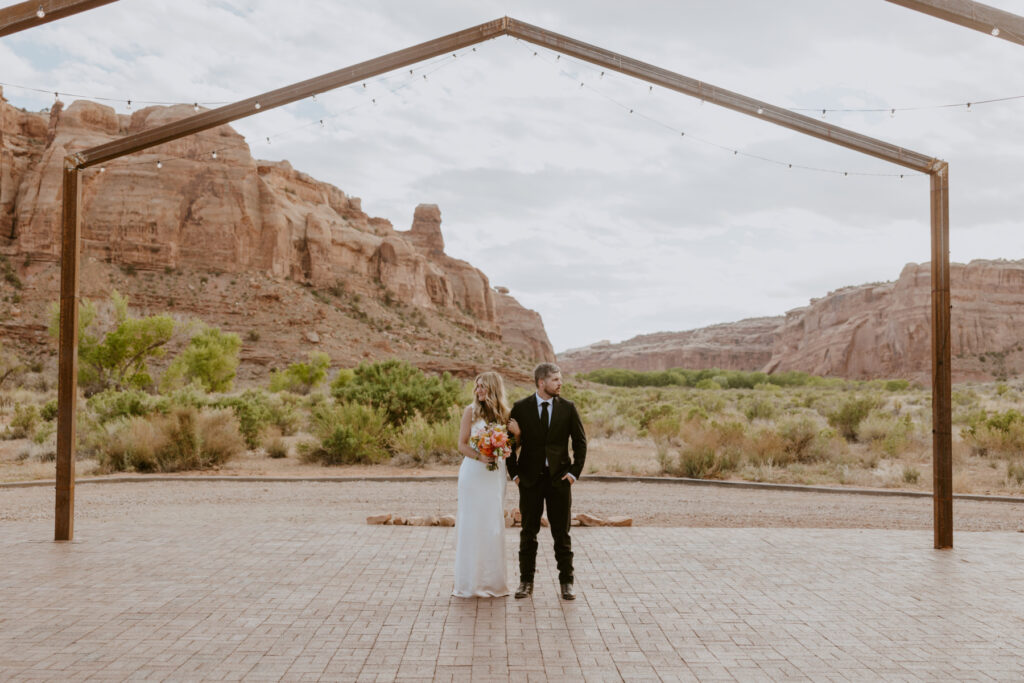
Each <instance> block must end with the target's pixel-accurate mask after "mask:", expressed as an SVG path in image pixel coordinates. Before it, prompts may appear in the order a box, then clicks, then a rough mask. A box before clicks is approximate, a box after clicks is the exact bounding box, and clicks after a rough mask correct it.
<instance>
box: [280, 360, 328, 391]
mask: <svg viewBox="0 0 1024 683" xmlns="http://www.w3.org/2000/svg"><path fill="white" fill-rule="evenodd" d="M308 358H309V362H308V363H292V364H291V365H289V366H288V367H287V368H285V369H284V370H280V371H278V370H275V371H274V372H273V373H272V374H271V375H270V390H271V391H273V392H278V391H290V392H292V393H294V394H308V393H309V392H310V391H312V390H313V389H314V388H315V387H317V386H319V385H320V384H322V383H323V381H324V380H325V379H327V370H328V368H330V367H331V357H330V356H328V355H327V354H326V353H323V352H322V351H313V352H311V353H310V354H309V356H308Z"/></svg>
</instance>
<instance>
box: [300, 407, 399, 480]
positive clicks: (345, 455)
mask: <svg viewBox="0 0 1024 683" xmlns="http://www.w3.org/2000/svg"><path fill="white" fill-rule="evenodd" d="M310 426H311V427H312V430H313V434H314V435H315V436H316V437H317V439H319V445H315V444H314V445H312V446H310V445H307V444H301V445H300V452H301V455H302V459H303V460H305V461H306V462H317V463H320V464H321V465H353V464H359V463H367V464H372V463H380V462H384V461H385V460H387V459H388V458H389V457H391V453H390V452H389V450H388V447H389V446H390V443H391V437H392V428H391V427H390V425H389V423H388V421H387V415H386V414H385V413H384V411H383V410H380V409H378V408H374V407H372V406H366V405H362V404H359V403H342V404H337V405H329V404H326V403H321V404H320V405H318V406H316V407H315V408H313V413H312V415H311V419H310Z"/></svg>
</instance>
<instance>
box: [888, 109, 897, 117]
mask: <svg viewBox="0 0 1024 683" xmlns="http://www.w3.org/2000/svg"><path fill="white" fill-rule="evenodd" d="M889 118H890V119H894V118H896V110H895V109H890V110H889Z"/></svg>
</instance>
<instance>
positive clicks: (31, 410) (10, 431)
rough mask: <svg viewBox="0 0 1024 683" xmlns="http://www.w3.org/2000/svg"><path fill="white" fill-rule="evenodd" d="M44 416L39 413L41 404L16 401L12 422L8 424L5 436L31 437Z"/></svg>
mask: <svg viewBox="0 0 1024 683" xmlns="http://www.w3.org/2000/svg"><path fill="white" fill-rule="evenodd" d="M41 419H42V418H41V417H40V415H39V406H37V405H34V404H31V403H28V404H21V403H16V404H15V405H14V415H13V416H12V417H11V423H10V424H9V425H8V426H7V432H6V433H5V435H4V438H7V439H27V438H29V437H31V436H32V435H33V434H34V433H35V431H36V427H37V426H38V425H39V422H40V420H41Z"/></svg>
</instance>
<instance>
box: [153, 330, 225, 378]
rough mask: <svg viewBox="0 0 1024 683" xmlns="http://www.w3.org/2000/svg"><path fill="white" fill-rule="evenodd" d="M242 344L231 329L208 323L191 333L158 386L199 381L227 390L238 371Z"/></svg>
mask: <svg viewBox="0 0 1024 683" xmlns="http://www.w3.org/2000/svg"><path fill="white" fill-rule="evenodd" d="M241 348H242V340H241V339H239V337H238V335H237V334H235V333H234V332H221V331H220V329H218V328H216V327H207V328H205V329H203V330H202V331H201V332H200V333H199V334H197V335H195V336H194V337H192V339H191V340H189V343H188V346H187V347H185V350H184V351H182V352H181V353H180V354H179V355H178V357H177V358H175V359H174V360H173V361H172V362H171V364H170V366H169V367H168V368H167V372H165V373H164V377H163V380H162V382H161V387H162V388H163V389H164V390H165V391H168V390H171V389H174V388H177V387H180V386H181V385H182V384H183V383H185V382H198V383H199V384H200V385H201V386H202V387H203V389H205V390H206V391H229V390H230V389H231V384H232V383H233V382H234V381H235V374H236V372H237V371H238V352H239V350H240V349H241Z"/></svg>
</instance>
